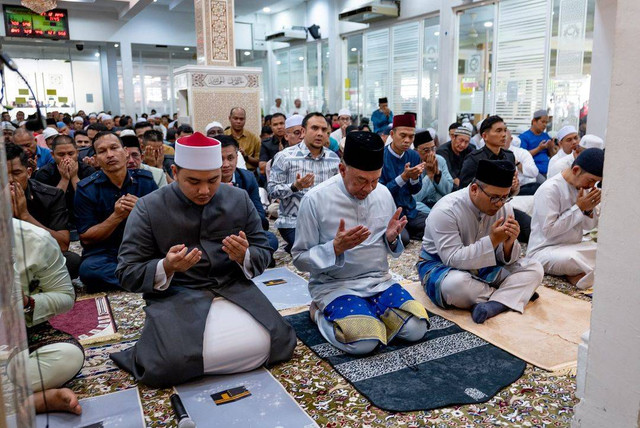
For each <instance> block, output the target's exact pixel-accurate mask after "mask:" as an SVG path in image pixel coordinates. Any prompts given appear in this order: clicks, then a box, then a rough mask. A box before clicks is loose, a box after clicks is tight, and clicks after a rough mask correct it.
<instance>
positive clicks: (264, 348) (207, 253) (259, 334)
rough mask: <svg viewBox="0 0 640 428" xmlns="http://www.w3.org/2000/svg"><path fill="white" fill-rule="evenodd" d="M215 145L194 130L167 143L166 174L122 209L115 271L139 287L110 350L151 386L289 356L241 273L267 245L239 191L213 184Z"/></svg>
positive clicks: (267, 306) (285, 330) (288, 331)
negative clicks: (125, 336)
mask: <svg viewBox="0 0 640 428" xmlns="http://www.w3.org/2000/svg"><path fill="white" fill-rule="evenodd" d="M220 146H221V144H220V142H218V141H216V140H214V139H211V138H207V137H205V136H204V135H202V134H200V133H199V132H196V133H195V134H193V135H191V136H189V137H184V138H181V139H179V140H177V141H176V148H175V151H176V156H175V165H173V166H172V169H173V173H174V176H175V178H176V181H174V182H173V183H171V184H170V185H168V186H165V187H163V188H161V189H159V190H157V191H156V192H153V193H151V194H149V195H147V196H146V197H144V198H141V199H139V200H138V202H137V203H136V206H135V208H134V209H133V211H132V212H131V214H130V216H129V220H128V222H127V227H126V230H125V233H124V239H123V241H122V246H121V247H120V252H119V254H118V269H117V271H116V274H117V276H118V278H119V279H120V282H121V284H122V286H123V287H124V288H126V289H127V290H129V291H133V292H139V293H140V292H142V293H145V294H144V298H145V300H146V303H147V306H146V308H145V312H146V315H147V316H146V320H145V324H144V328H143V330H142V336H141V337H140V340H139V341H138V343H137V344H136V345H135V346H133V347H131V348H129V349H127V350H126V351H123V352H119V353H115V354H112V355H111V358H112V359H113V360H114V361H115V362H116V364H118V366H119V367H121V368H122V369H124V370H126V371H128V372H130V373H132V374H133V376H134V377H135V379H136V380H137V381H139V382H142V383H144V384H147V385H150V386H154V387H166V386H171V385H176V384H179V383H182V382H186V381H188V380H189V379H193V378H195V377H198V376H201V375H203V374H228V373H237V372H243V371H248V370H253V369H255V368H257V367H259V366H261V365H263V364H265V363H267V364H274V363H278V362H280V361H285V360H288V359H289V358H291V355H292V353H293V348H294V347H295V345H296V338H295V332H294V331H293V329H292V328H291V326H290V325H289V324H288V323H287V322H286V321H284V319H283V318H282V317H281V316H280V314H279V313H278V311H276V309H275V308H274V307H273V306H272V305H271V303H270V302H269V301H268V300H267V298H266V297H265V296H264V294H262V293H261V292H260V290H259V289H258V287H257V286H256V285H255V284H254V283H253V282H252V281H251V278H253V277H254V276H257V275H260V274H261V273H262V272H263V271H264V269H265V268H266V267H267V265H268V264H269V262H270V261H271V254H272V250H271V248H269V243H268V241H267V237H266V236H265V233H264V231H263V230H262V225H261V222H260V217H259V216H258V213H257V212H256V208H255V206H254V205H253V203H252V202H251V199H250V198H249V195H248V194H247V192H245V191H244V190H242V189H237V188H235V187H233V186H228V185H221V171H220V169H221V166H222V156H221V147H220Z"/></svg>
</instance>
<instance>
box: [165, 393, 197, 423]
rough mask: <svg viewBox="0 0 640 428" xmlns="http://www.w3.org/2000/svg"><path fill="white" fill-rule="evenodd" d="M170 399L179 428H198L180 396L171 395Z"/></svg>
mask: <svg viewBox="0 0 640 428" xmlns="http://www.w3.org/2000/svg"><path fill="white" fill-rule="evenodd" d="M169 399H170V400H171V407H173V413H175V415H176V419H177V420H178V428H196V423H195V422H193V420H191V418H190V417H189V414H188V413H187V409H185V408H184V404H182V400H181V399H180V396H179V395H178V394H171V397H169Z"/></svg>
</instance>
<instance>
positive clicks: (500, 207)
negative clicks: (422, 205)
mask: <svg viewBox="0 0 640 428" xmlns="http://www.w3.org/2000/svg"><path fill="white" fill-rule="evenodd" d="M514 174H515V167H514V165H513V163H512V162H511V161H508V160H486V159H482V160H480V162H479V163H478V169H477V171H476V175H475V179H474V180H473V181H472V183H471V184H470V185H469V186H468V187H465V188H463V189H460V190H458V191H457V192H454V193H450V194H449V195H447V196H445V197H443V198H442V199H440V200H439V201H438V203H436V205H435V206H434V207H433V209H432V210H431V213H430V214H429V217H427V222H426V225H425V232H424V238H423V240H422V252H421V254H420V260H419V261H418V264H417V265H416V268H417V269H418V274H419V276H420V280H421V282H422V284H423V286H424V287H425V290H426V292H427V295H428V296H429V298H430V299H431V300H432V301H433V302H434V303H435V304H437V305H438V306H440V307H443V308H448V307H457V308H462V309H471V310H472V315H471V316H472V318H473V320H474V321H475V322H476V323H479V324H482V323H483V322H485V321H486V320H487V319H488V318H491V317H493V316H496V315H498V314H500V313H502V312H504V311H506V310H509V309H511V310H514V311H517V312H520V313H522V312H523V311H524V307H525V305H526V304H527V302H528V301H529V300H530V299H532V298H533V297H534V293H535V290H536V288H538V286H539V285H540V283H541V281H542V276H543V270H542V266H541V265H540V263H538V262H536V261H534V260H531V259H527V258H521V257H520V252H521V249H520V243H519V242H518V234H519V233H520V226H519V225H518V222H517V221H516V220H515V218H514V215H513V209H512V208H511V206H510V205H509V204H508V203H507V202H508V201H509V199H510V198H509V193H510V190H511V186H512V181H513V176H514Z"/></svg>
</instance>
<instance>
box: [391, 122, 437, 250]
mask: <svg viewBox="0 0 640 428" xmlns="http://www.w3.org/2000/svg"><path fill="white" fill-rule="evenodd" d="M415 136H416V119H415V117H414V116H413V115H411V114H401V115H399V116H396V117H394V118H393V129H392V130H391V138H392V141H391V144H390V145H388V146H387V147H386V148H385V150H384V166H383V167H382V175H381V176H380V183H382V184H384V185H385V186H387V188H388V189H389V191H390V192H391V196H393V200H394V201H395V203H396V206H397V207H398V208H402V214H403V215H405V216H407V220H408V221H407V226H406V227H405V230H403V231H402V242H403V244H404V245H407V244H408V243H409V238H411V239H416V240H420V239H422V235H423V233H424V223H425V221H426V219H427V215H426V214H425V213H423V212H421V211H418V210H417V209H416V200H415V199H414V198H413V195H415V194H416V193H418V192H419V191H420V190H421V189H422V182H421V180H420V176H421V174H422V173H423V171H424V167H425V165H424V162H422V160H421V159H420V156H419V155H418V153H417V152H416V151H415V150H411V149H410V147H411V144H413V140H414V138H415Z"/></svg>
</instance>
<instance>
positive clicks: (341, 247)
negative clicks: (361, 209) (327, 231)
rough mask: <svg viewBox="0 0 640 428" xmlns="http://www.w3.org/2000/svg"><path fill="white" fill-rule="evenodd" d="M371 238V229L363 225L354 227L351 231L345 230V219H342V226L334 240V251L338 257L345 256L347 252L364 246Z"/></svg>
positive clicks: (339, 227)
mask: <svg viewBox="0 0 640 428" xmlns="http://www.w3.org/2000/svg"><path fill="white" fill-rule="evenodd" d="M369 236H371V232H370V231H369V229H367V228H366V227H364V226H362V225H358V226H356V227H352V228H351V229H349V230H346V229H345V223H344V219H342V218H341V219H340V225H339V226H338V232H337V233H336V237H335V238H333V250H334V251H335V253H336V256H339V255H340V254H343V253H344V252H345V251H347V250H350V249H352V248H355V247H357V246H358V245H360V244H362V243H363V242H364V241H366V240H367V238H369Z"/></svg>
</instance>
